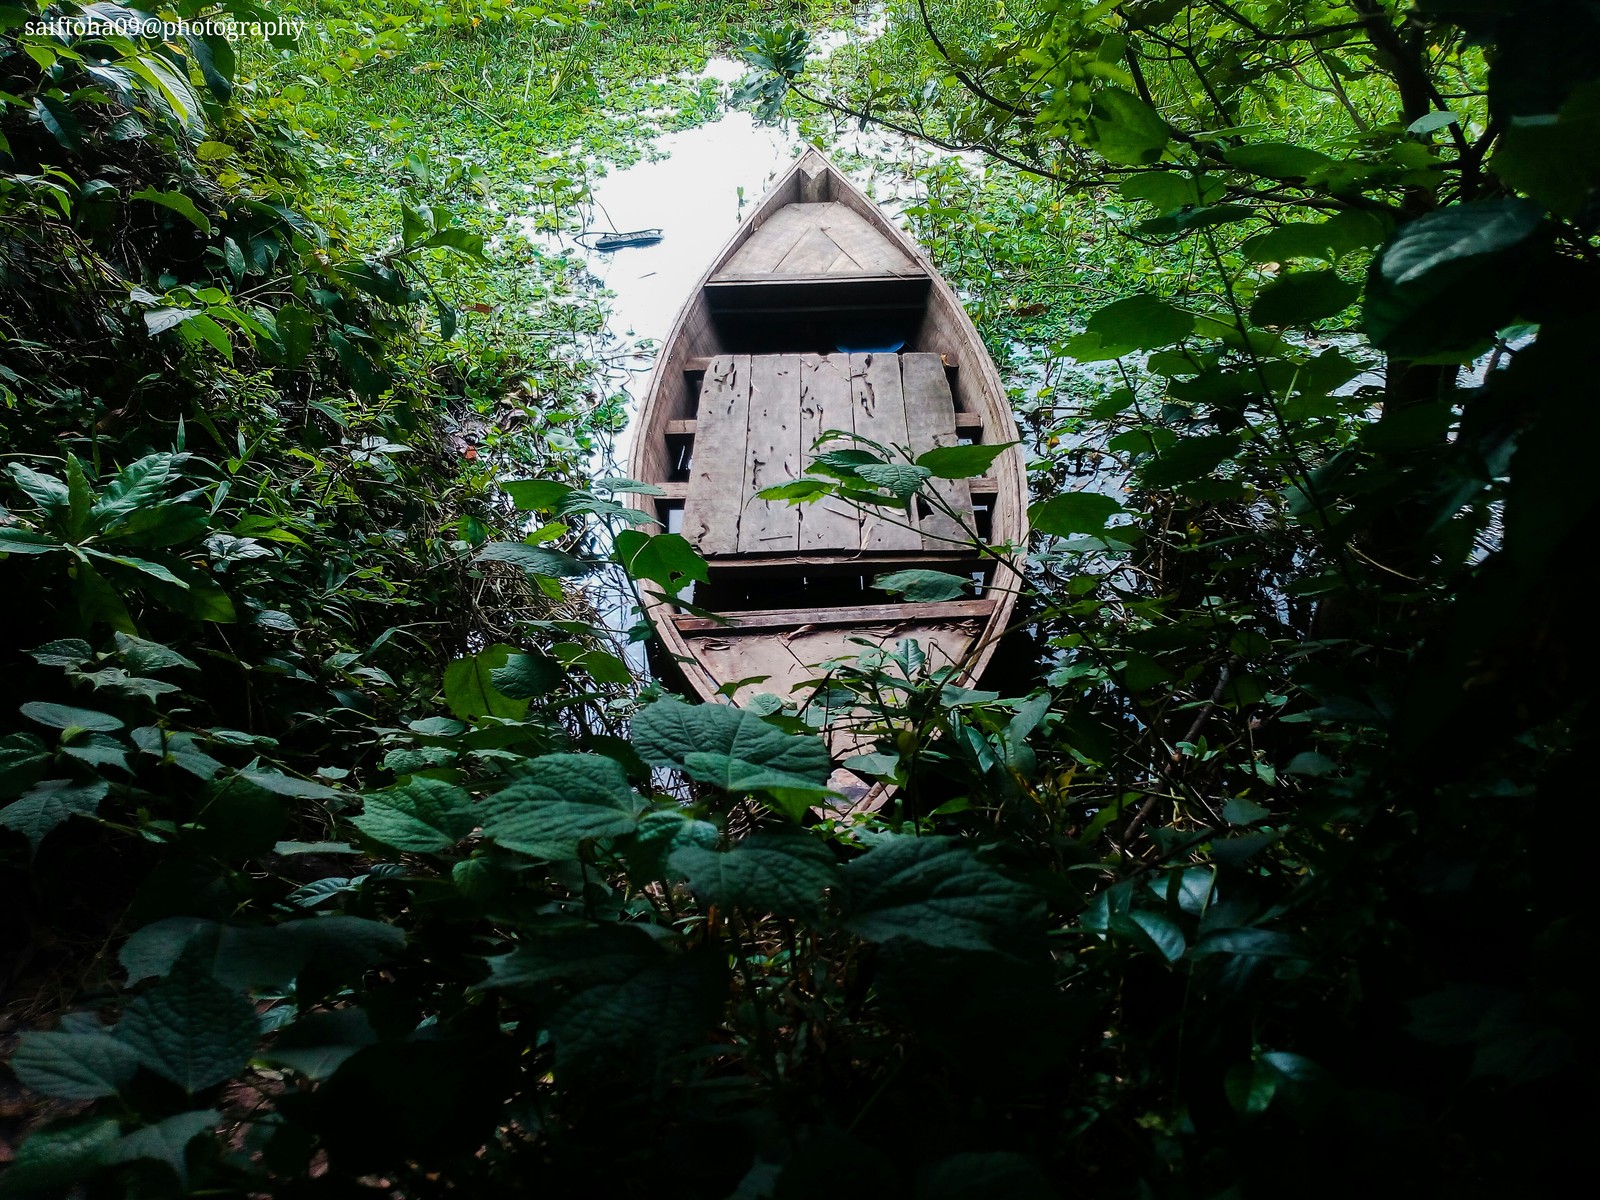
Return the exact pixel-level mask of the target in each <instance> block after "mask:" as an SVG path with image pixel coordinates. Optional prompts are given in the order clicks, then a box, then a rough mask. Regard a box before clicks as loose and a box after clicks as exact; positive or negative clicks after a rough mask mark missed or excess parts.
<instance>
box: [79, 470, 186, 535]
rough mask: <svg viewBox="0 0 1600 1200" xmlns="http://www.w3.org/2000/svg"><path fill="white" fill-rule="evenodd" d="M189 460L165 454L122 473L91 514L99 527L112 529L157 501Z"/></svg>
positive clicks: (118, 473) (113, 481) (119, 473)
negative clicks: (122, 518)
mask: <svg viewBox="0 0 1600 1200" xmlns="http://www.w3.org/2000/svg"><path fill="white" fill-rule="evenodd" d="M188 457H189V456H188V455H187V454H171V453H165V452H163V453H160V454H147V455H145V456H144V457H143V458H141V459H139V460H138V461H137V462H134V463H130V464H129V465H128V466H126V467H124V468H123V469H122V470H120V471H118V472H117V474H116V477H115V478H114V479H112V481H111V482H110V483H108V484H107V485H106V488H105V491H104V492H102V493H101V495H100V499H99V500H97V501H96V502H95V505H94V508H92V509H91V510H90V516H91V518H92V519H93V521H94V524H95V527H96V528H98V529H107V528H110V527H111V526H112V525H114V524H115V523H116V520H117V518H119V517H125V516H127V515H128V514H129V513H132V512H133V511H134V510H135V509H138V508H141V507H143V506H145V505H147V504H149V503H151V502H152V501H153V500H155V499H156V498H157V497H158V496H160V494H161V493H162V492H163V491H165V490H166V488H167V485H168V484H170V483H172V482H173V481H174V480H176V479H178V478H179V472H178V466H179V465H180V464H181V463H182V462H183V461H184V460H185V459H187V458H188Z"/></svg>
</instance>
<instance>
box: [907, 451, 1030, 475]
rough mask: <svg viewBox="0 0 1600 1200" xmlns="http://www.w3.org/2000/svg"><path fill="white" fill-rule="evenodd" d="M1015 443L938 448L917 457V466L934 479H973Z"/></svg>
mask: <svg viewBox="0 0 1600 1200" xmlns="http://www.w3.org/2000/svg"><path fill="white" fill-rule="evenodd" d="M1015 445H1016V443H1015V442H1001V443H1000V444H999V445H971V446H938V447H935V448H934V449H932V450H928V451H926V452H924V453H922V454H919V455H918V456H917V466H919V467H922V468H924V469H925V470H927V472H928V473H929V474H930V475H932V476H933V477H934V478H935V479H973V478H976V477H977V476H980V475H982V474H983V473H984V472H985V471H987V470H988V469H989V468H990V467H991V466H993V465H994V460H995V459H997V458H999V457H1000V456H1001V455H1002V454H1004V453H1005V452H1006V451H1007V450H1009V449H1010V448H1011V447H1012V446H1015Z"/></svg>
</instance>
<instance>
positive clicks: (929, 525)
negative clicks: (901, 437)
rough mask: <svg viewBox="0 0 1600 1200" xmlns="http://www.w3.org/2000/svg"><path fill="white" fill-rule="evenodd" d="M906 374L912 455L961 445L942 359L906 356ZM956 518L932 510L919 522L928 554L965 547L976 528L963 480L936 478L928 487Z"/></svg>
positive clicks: (902, 369) (902, 362) (902, 364)
mask: <svg viewBox="0 0 1600 1200" xmlns="http://www.w3.org/2000/svg"><path fill="white" fill-rule="evenodd" d="M900 372H901V378H902V381H903V383H904V388H905V403H906V431H907V436H909V437H910V439H911V456H912V458H916V457H917V456H918V455H920V454H923V453H926V452H927V451H929V450H933V449H935V448H937V447H940V446H954V445H955V444H956V443H957V440H958V435H957V432H956V411H955V402H954V400H953V399H952V398H951V395H950V380H949V378H948V377H947V376H946V375H945V373H944V363H943V362H942V361H940V358H939V356H938V355H937V354H902V355H900ZM923 490H924V491H925V492H932V493H933V494H934V495H935V496H937V497H938V498H939V499H940V500H941V501H942V502H943V503H944V504H945V505H946V506H947V507H949V508H950V509H951V510H952V512H953V513H954V514H955V515H954V516H952V515H951V514H950V513H946V512H942V511H940V510H939V509H938V508H935V507H933V506H932V505H930V506H929V508H928V511H926V512H924V513H921V514H920V515H919V516H918V519H917V528H918V529H920V530H921V531H922V548H923V549H924V550H950V549H953V548H954V547H956V546H957V545H959V544H961V543H963V542H965V541H966V540H967V539H968V537H969V536H970V534H969V533H968V531H969V530H970V529H972V527H973V525H972V493H971V492H970V491H968V489H967V487H966V485H965V483H964V482H962V481H961V480H958V479H930V480H928V481H927V483H925V484H924V485H923Z"/></svg>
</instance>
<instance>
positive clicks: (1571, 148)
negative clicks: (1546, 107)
mask: <svg viewBox="0 0 1600 1200" xmlns="http://www.w3.org/2000/svg"><path fill="white" fill-rule="evenodd" d="M1489 166H1490V167H1491V168H1492V169H1493V171H1494V173H1495V174H1496V175H1498V176H1499V177H1500V178H1501V179H1502V180H1504V181H1505V182H1506V183H1508V184H1510V185H1511V186H1512V187H1514V188H1516V189H1517V190H1518V191H1522V192H1526V193H1527V194H1528V195H1530V196H1532V197H1533V198H1534V199H1536V200H1539V201H1541V202H1542V203H1544V204H1547V205H1549V206H1550V209H1551V211H1552V212H1555V213H1557V214H1559V215H1560V216H1563V217H1568V218H1573V219H1577V218H1579V217H1580V216H1581V215H1582V213H1583V210H1584V208H1585V206H1587V205H1589V204H1590V203H1592V202H1593V198H1594V194H1595V190H1596V189H1597V188H1600V80H1590V81H1589V82H1587V83H1583V84H1580V85H1579V86H1577V87H1575V88H1573V90H1572V94H1571V95H1570V96H1568V97H1567V98H1566V100H1565V102H1563V104H1562V105H1561V110H1560V112H1559V113H1556V114H1554V115H1551V114H1548V113H1542V114H1538V115H1521V116H1514V117H1512V118H1511V120H1510V122H1509V124H1508V125H1507V127H1506V129H1505V131H1504V132H1503V133H1502V134H1501V135H1500V140H1499V143H1498V149H1497V150H1496V151H1495V155H1494V157H1493V158H1492V159H1490V161H1489Z"/></svg>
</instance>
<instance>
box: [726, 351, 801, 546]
mask: <svg viewBox="0 0 1600 1200" xmlns="http://www.w3.org/2000/svg"><path fill="white" fill-rule="evenodd" d="M749 414H750V415H749V422H750V431H749V434H748V436H747V438H746V447H745V468H744V478H743V482H742V483H741V484H740V490H741V491H742V492H743V498H742V501H741V507H742V509H743V513H742V515H741V516H740V519H739V553H741V554H759V553H772V552H777V553H793V552H794V551H795V550H796V549H798V548H799V545H800V514H799V511H798V510H797V509H796V508H795V506H794V505H792V504H790V503H788V502H787V501H781V500H780V501H778V502H776V503H774V502H772V501H770V500H761V499H759V498H757V495H756V493H757V492H759V491H761V490H762V489H763V488H769V487H772V486H774V485H776V484H780V483H787V482H788V481H789V480H791V479H794V478H795V477H796V476H798V475H799V474H800V356H799V355H798V354H757V355H754V356H753V357H752V358H751V359H750V408H749ZM730 499H731V497H730Z"/></svg>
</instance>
